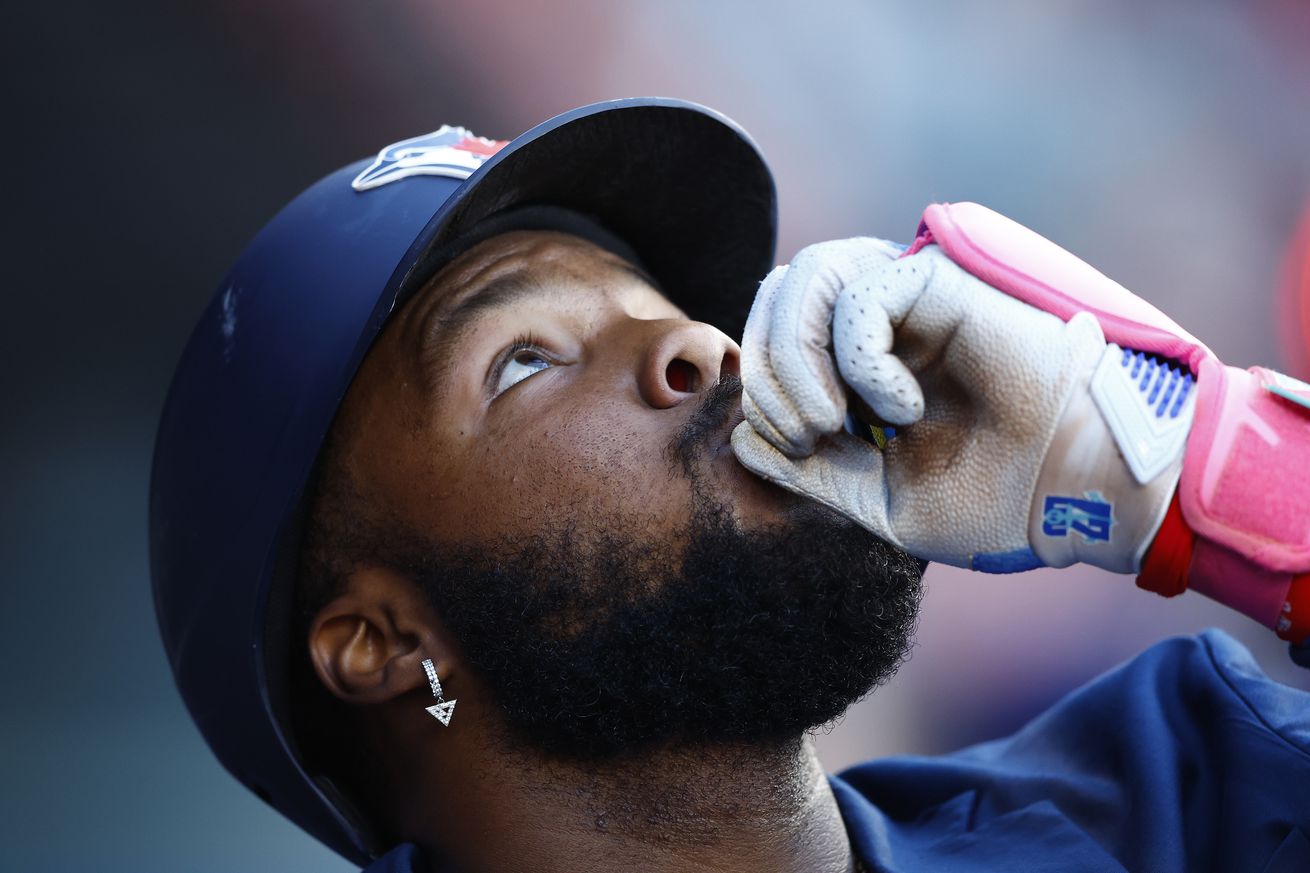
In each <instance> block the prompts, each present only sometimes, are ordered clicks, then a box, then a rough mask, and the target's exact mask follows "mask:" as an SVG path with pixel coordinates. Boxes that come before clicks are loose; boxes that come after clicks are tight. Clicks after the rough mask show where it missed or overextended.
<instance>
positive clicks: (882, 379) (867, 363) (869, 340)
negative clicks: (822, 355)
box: [832, 269, 924, 427]
mask: <svg viewBox="0 0 1310 873" xmlns="http://www.w3.org/2000/svg"><path fill="white" fill-rule="evenodd" d="M885 272H887V271H886V270H885V269H884V270H882V271H879V273H878V274H875V275H873V276H871V277H867V278H866V279H865V280H862V281H860V282H857V283H855V284H853V285H851V286H849V287H848V288H846V289H845V290H844V291H843V292H842V293H841V295H840V296H839V297H838V298H837V303H836V305H835V306H834V307H833V319H832V336H833V349H834V351H835V353H836V356H837V368H838V370H839V372H840V373H841V377H842V379H844V380H845V382H846V384H847V385H849V386H850V387H851V388H852V389H853V390H854V391H855V393H856V394H859V395H860V398H861V399H862V400H863V401H864V402H865V403H867V404H868V405H869V407H870V409H872V410H873V412H874V414H876V415H877V416H878V417H879V418H881V419H882V420H883V421H885V422H887V423H888V424H894V425H898V426H901V427H904V426H906V425H910V424H913V423H914V422H916V421H918V420H919V419H920V418H922V417H923V409H924V400H923V390H922V388H920V386H919V382H918V380H916V379H915V378H914V375H913V374H912V373H911V372H910V370H909V368H908V367H906V366H905V364H904V362H902V361H901V360H900V358H898V357H896V356H895V355H893V354H892V353H891V352H892V346H893V344H894V342H895V336H894V332H893V329H892V315H891V314H890V313H889V312H888V311H887V310H886V309H884V307H883V304H884V301H886V302H887V303H890V304H892V305H894V306H896V307H897V308H898V309H901V306H900V305H898V304H899V303H900V300H903V299H905V298H907V297H909V296H910V295H909V294H906V293H900V294H898V295H896V296H897V297H898V298H899V299H893V298H892V295H890V294H887V293H877V292H879V291H881V292H886V291H887V283H886V282H884V281H883V279H884V276H883V273H885ZM901 275H904V272H902V274H901ZM892 278H894V279H899V278H900V276H899V275H896V274H893V275H892ZM897 284H901V285H903V284H908V283H897ZM921 285H922V283H921ZM898 290H902V289H898ZM921 290H922V288H921V287H920V291H921Z"/></svg>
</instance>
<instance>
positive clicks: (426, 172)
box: [350, 124, 508, 191]
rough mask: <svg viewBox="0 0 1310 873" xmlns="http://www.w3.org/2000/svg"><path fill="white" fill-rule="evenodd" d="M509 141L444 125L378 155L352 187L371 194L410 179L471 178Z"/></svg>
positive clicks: (357, 177)
mask: <svg viewBox="0 0 1310 873" xmlns="http://www.w3.org/2000/svg"><path fill="white" fill-rule="evenodd" d="M507 142H508V140H500V139H487V138H485V137H481V136H474V135H473V134H472V133H470V132H469V131H468V130H466V129H464V128H462V127H451V126H450V125H449V124H443V125H442V126H441V128H440V129H439V130H435V131H433V132H432V133H428V134H424V135H423V136H416V137H414V138H412V139H403V140H401V141H400V142H395V143H392V144H391V145H389V146H387V147H386V148H384V149H383V150H382V151H380V152H378V156H377V157H376V158H375V159H374V160H373V163H372V164H370V165H369V166H368V167H367V168H366V169H365V170H364V171H363V172H362V173H360V174H359V175H358V176H356V177H355V180H354V181H353V182H351V183H350V187H352V188H354V189H355V190H356V191H367V190H368V189H370V188H377V187H378V186H379V185H385V184H387V183H388V182H395V181H396V180H397V179H404V178H407V177H409V176H447V177H449V178H451V179H467V178H468V177H469V176H471V175H472V174H473V171H474V170H476V169H477V168H478V167H480V166H482V165H483V164H484V163H486V161H487V159H488V158H490V157H491V156H492V155H494V154H495V153H496V152H498V151H500V150H501V148H503V147H504V146H505V144H506V143H507Z"/></svg>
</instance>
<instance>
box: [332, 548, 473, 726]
mask: <svg viewBox="0 0 1310 873" xmlns="http://www.w3.org/2000/svg"><path fill="white" fill-rule="evenodd" d="M452 653H453V647H452V646H451V645H450V644H449V641H448V639H447V638H446V634H445V631H444V629H442V628H441V626H440V623H439V621H438V620H437V617H436V614H435V613H434V612H433V610H432V608H431V606H429V604H428V602H427V599H426V598H425V597H424V596H423V595H422V593H421V592H420V591H419V590H418V588H417V587H416V586H415V585H414V584H413V583H412V582H410V581H409V579H407V578H405V577H404V576H403V575H401V574H400V573H398V572H396V571H395V570H392V569H390V568H388V567H381V566H367V567H361V568H359V569H357V570H356V571H355V572H353V573H352V574H351V575H350V578H349V579H348V580H347V582H346V586H345V591H344V592H343V593H342V594H341V595H340V596H339V597H337V598H336V599H334V600H333V601H332V602H330V603H328V604H327V605H326V606H324V607H323V608H322V609H320V610H319V611H318V614H317V615H315V616H314V620H313V622H311V624H310V628H309V656H310V661H311V662H313V664H314V672H315V673H317V674H318V678H319V681H321V682H322V683H323V684H324V685H325V686H327V688H328V690H329V691H331V692H332V693H333V694H335V695H336V696H337V697H339V698H341V699H342V700H344V701H346V702H348V703H354V704H374V703H384V702H386V701H388V700H391V699H393V698H395V697H399V696H401V695H403V694H407V693H409V692H410V691H413V690H414V689H416V688H426V687H427V678H426V677H425V675H424V672H423V661H424V660H425V659H427V658H431V659H432V662H433V663H434V664H435V665H436V668H437V672H438V675H439V676H440V678H441V679H443V680H444V679H447V678H448V677H449V675H450V674H451V672H452V671H453V666H454V665H453V658H452Z"/></svg>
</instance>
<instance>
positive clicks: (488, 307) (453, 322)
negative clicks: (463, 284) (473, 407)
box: [418, 272, 547, 390]
mask: <svg viewBox="0 0 1310 873" xmlns="http://www.w3.org/2000/svg"><path fill="white" fill-rule="evenodd" d="M546 290H547V289H546V287H545V286H544V285H542V284H541V283H540V282H538V281H536V280H535V279H533V278H532V276H531V275H530V274H528V273H523V272H518V273H510V274H508V275H505V276H499V277H497V278H495V279H492V280H491V281H489V282H488V283H487V284H486V285H484V286H482V287H481V288H479V289H478V290H477V291H474V292H473V293H472V294H469V295H468V296H466V297H465V298H464V299H463V300H461V301H460V302H459V303H457V304H455V306H454V307H453V308H451V309H448V310H447V309H444V308H443V307H441V306H436V307H433V309H432V311H431V312H429V313H428V314H427V316H426V317H425V318H424V319H423V324H422V326H421V329H420V334H419V350H418V359H419V372H420V373H421V374H422V376H423V378H424V379H425V380H427V381H428V382H429V384H428V388H429V390H430V389H432V388H433V387H435V386H437V385H440V384H442V383H444V382H445V381H446V376H447V375H448V374H449V372H450V367H451V364H452V361H453V357H454V353H455V350H456V348H457V347H458V346H459V344H460V342H461V341H462V340H463V339H464V337H465V336H467V335H468V333H469V331H470V330H471V329H472V328H473V327H474V326H475V325H476V324H477V323H478V322H479V321H481V320H482V319H483V318H485V317H486V316H487V315H488V314H490V313H492V312H495V311H498V310H503V309H508V308H510V307H512V306H514V304H516V303H518V302H520V301H521V300H523V299H524V298H525V297H534V296H537V295H539V294H542V293H544V292H545V291H546Z"/></svg>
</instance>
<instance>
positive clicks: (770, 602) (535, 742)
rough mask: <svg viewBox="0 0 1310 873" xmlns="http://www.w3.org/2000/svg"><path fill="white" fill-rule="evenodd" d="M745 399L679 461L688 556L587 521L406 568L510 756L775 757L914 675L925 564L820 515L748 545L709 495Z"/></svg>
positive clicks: (715, 394) (817, 509) (707, 407)
mask: <svg viewBox="0 0 1310 873" xmlns="http://www.w3.org/2000/svg"><path fill="white" fill-rule="evenodd" d="M734 391H735V392H736V393H737V394H739V392H740V388H739V387H736V386H735V384H733V385H729V386H728V387H727V388H721V387H716V388H715V389H711V391H708V392H706V396H705V397H704V398H703V401H702V405H701V407H700V410H699V411H698V412H697V414H696V415H695V416H693V419H692V420H691V421H690V422H689V423H688V425H687V427H685V428H683V431H682V432H681V433H680V434H679V436H678V439H677V440H675V442H674V444H673V445H672V446H671V447H670V454H671V456H672V457H673V459H675V460H676V461H677V462H678V463H679V464H680V465H682V466H683V468H684V470H685V472H686V473H687V474H688V475H689V476H690V477H691V478H692V481H693V493H694V495H695V496H694V498H693V501H692V503H693V505H692V507H691V508H690V522H689V524H688V525H687V528H686V533H685V536H684V537H683V538H682V539H681V541H680V542H679V543H673V544H663V543H653V542H648V541H647V540H645V539H644V538H643V537H642V535H641V532H640V531H632V530H614V529H613V528H614V524H613V521H612V520H608V519H603V518H591V517H587V516H585V515H583V516H580V517H575V518H574V519H573V520H572V521H571V522H570V523H569V524H567V525H563V526H559V527H556V528H554V529H552V530H550V531H548V532H546V533H544V534H542V535H540V536H538V537H535V538H534V539H533V540H532V541H531V542H530V543H528V544H526V545H525V544H523V543H522V542H521V541H520V542H518V543H502V544H499V547H498V548H491V549H487V548H482V549H477V550H473V549H454V550H451V549H438V550H435V551H434V550H431V549H427V550H424V551H425V553H424V555H423V557H421V558H420V559H419V560H417V561H414V560H411V561H409V562H406V563H407V564H408V566H407V567H406V569H408V570H409V572H410V573H411V574H412V578H414V580H415V581H416V582H417V583H418V584H419V585H420V586H421V587H422V588H423V589H424V591H425V592H426V593H427V595H428V596H429V598H430V599H431V601H432V603H433V605H434V607H435V608H436V609H437V611H438V612H439V614H440V615H441V616H442V618H443V620H444V621H445V622H446V623H447V625H448V626H449V627H450V629H451V630H452V631H453V633H454V634H455V636H456V637H457V638H458V640H459V641H460V644H461V646H462V648H463V653H464V656H465V658H466V659H467V661H468V662H469V664H470V665H471V666H472V667H473V668H474V669H475V670H477V671H478V672H479V673H480V674H481V675H482V677H483V678H484V679H485V681H486V683H487V685H488V686H489V687H490V688H491V689H492V691H493V693H494V694H495V696H496V698H497V701H496V702H497V703H498V705H499V706H500V708H501V709H502V710H503V712H504V714H505V719H506V723H507V725H508V727H509V730H510V736H509V737H508V739H509V740H510V741H511V742H514V743H518V744H523V745H526V746H529V747H532V748H536V749H538V750H541V751H544V752H546V753H548V754H552V755H557V756H562V757H567V758H573V759H592V760H595V759H602V758H610V757H614V756H617V755H619V754H626V753H640V752H641V751H643V750H645V749H649V748H654V747H657V746H663V745H670V744H673V745H678V744H688V743H719V742H748V743H749V742H764V741H776V740H780V739H784V738H787V737H792V736H796V735H798V734H799V733H801V732H802V731H805V730H807V729H809V728H813V727H816V726H818V725H821V724H824V723H825V722H828V721H831V720H832V719H834V718H836V717H837V716H838V715H840V714H841V713H842V712H844V711H845V709H846V708H847V707H848V706H850V704H851V703H853V702H855V701H856V700H858V699H859V698H860V697H862V696H863V695H865V694H866V693H868V692H869V691H870V690H871V689H872V688H873V687H874V686H876V685H877V684H879V683H881V682H882V681H884V680H886V679H887V678H888V677H889V676H891V674H892V673H894V672H895V670H896V669H897V667H898V666H899V665H900V664H901V663H902V661H903V660H904V658H905V655H906V653H907V651H908V649H909V645H910V641H911V636H912V634H913V630H914V623H915V619H916V617H917V614H918V607H919V600H920V596H921V586H920V580H921V577H922V569H921V567H920V565H919V563H918V562H916V561H915V560H914V559H913V558H912V557H910V556H909V555H908V554H906V553H905V552H903V551H901V550H899V549H896V548H894V547H892V546H890V545H888V544H887V543H886V542H884V541H883V540H881V539H880V538H878V537H877V536H875V535H873V534H871V533H869V532H868V531H866V530H865V529H864V528H861V527H860V526H858V525H856V524H855V523H854V522H851V521H849V520H848V519H846V518H845V517H843V516H841V515H839V514H837V513H835V512H833V511H831V510H828V509H826V508H824V507H821V506H818V505H813V504H808V503H806V504H801V505H799V506H798V507H797V508H795V509H794V510H793V511H792V512H791V513H790V515H789V516H788V518H787V521H786V522H785V523H783V524H779V525H776V526H773V527H770V528H766V529H759V530H742V529H741V528H740V527H739V526H738V525H737V524H736V523H735V522H734V520H733V518H732V516H731V514H730V512H729V510H728V508H727V507H725V506H723V505H722V504H721V503H719V502H717V501H716V500H715V499H714V498H713V496H712V495H711V494H709V493H708V490H707V488H706V486H705V484H704V482H703V481H702V480H701V477H700V475H699V470H698V467H699V464H698V461H697V453H696V448H697V447H698V446H699V445H701V444H704V443H707V442H708V441H709V440H710V439H711V438H712V437H713V435H714V434H715V433H717V432H719V431H718V430H717V429H716V428H715V427H714V426H713V425H714V423H715V422H716V421H719V422H722V421H726V416H727V415H728V414H729V413H728V412H727V411H725V410H730V408H731V406H732V404H731V403H730V402H728V401H725V400H724V397H725V396H727V395H729V394H732V396H734V397H735V396H736V395H735V394H733V393H732V392H734ZM738 408H739V407H738ZM607 522H608V523H607ZM684 543H685V545H683V544H684ZM411 557H413V555H412V554H411ZM451 690H456V689H451Z"/></svg>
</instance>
